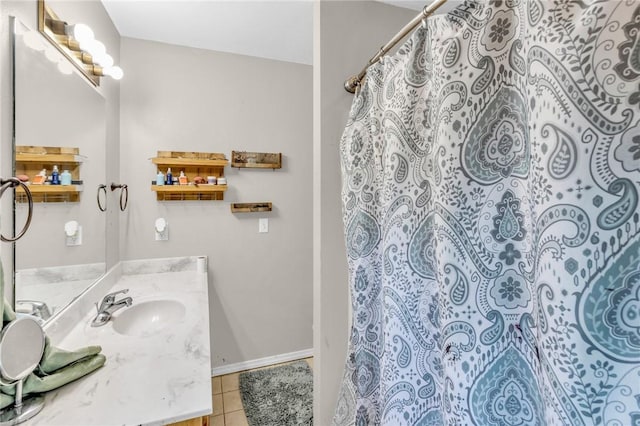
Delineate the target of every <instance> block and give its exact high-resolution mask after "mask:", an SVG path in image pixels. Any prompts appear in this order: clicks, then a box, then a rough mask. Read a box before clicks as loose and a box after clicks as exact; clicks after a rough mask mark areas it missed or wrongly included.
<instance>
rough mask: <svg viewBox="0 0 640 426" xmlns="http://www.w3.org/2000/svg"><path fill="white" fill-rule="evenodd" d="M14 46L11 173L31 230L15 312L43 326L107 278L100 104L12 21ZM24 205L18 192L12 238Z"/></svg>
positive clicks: (38, 39) (18, 262)
mask: <svg viewBox="0 0 640 426" xmlns="http://www.w3.org/2000/svg"><path fill="white" fill-rule="evenodd" d="M13 39H14V55H15V58H14V64H15V72H14V74H15V75H14V101H15V123H14V129H15V147H14V152H15V157H14V168H15V173H16V174H24V175H26V176H27V177H28V178H29V187H30V188H31V189H32V192H33V193H34V197H35V198H34V212H33V221H32V224H31V228H30V229H29V231H28V232H27V233H26V234H25V236H24V237H23V238H22V239H21V240H20V241H18V242H17V243H15V244H16V245H15V292H14V294H15V309H16V311H17V312H24V313H33V314H35V315H37V316H40V317H41V318H42V319H45V320H46V319H48V318H49V317H50V316H51V315H55V314H56V313H57V312H59V311H60V310H61V309H62V308H63V307H64V306H66V305H67V304H68V303H69V302H71V301H72V300H73V299H74V298H75V297H76V296H78V295H79V294H80V293H81V292H82V291H83V290H84V289H86V288H87V287H88V286H89V285H90V284H92V283H93V282H94V281H95V280H96V279H97V278H98V277H100V276H101V275H102V274H103V273H104V271H105V253H106V250H105V220H106V219H105V215H104V213H102V212H101V211H100V210H99V209H98V206H97V204H96V197H95V194H96V190H97V188H98V185H100V184H101V183H103V182H104V181H105V132H106V121H105V101H104V98H103V97H102V96H101V95H100V93H98V92H97V91H96V90H95V89H94V88H93V87H92V86H91V85H90V84H89V83H88V82H87V81H86V80H85V79H84V78H82V77H81V76H80V75H79V74H78V73H77V72H76V71H75V69H74V67H73V66H72V65H71V64H70V63H69V61H68V59H67V58H65V57H63V56H62V55H61V54H60V53H59V52H58V51H57V50H56V49H55V48H54V47H53V46H52V45H50V44H49V43H48V42H47V41H46V40H45V39H44V38H43V37H42V35H40V34H39V33H38V32H37V31H35V30H31V29H28V28H27V27H25V26H24V25H23V24H21V23H20V22H19V21H17V20H16V21H15V25H14V38H13ZM54 166H57V167H56V168H57V170H58V176H57V180H59V181H60V184H57V185H52V184H51V177H52V173H53V169H54ZM43 169H44V171H45V174H46V176H47V178H46V179H43V178H42V177H41V176H38V175H39V174H40V172H41V171H42V170H43ZM66 170H68V174H65V171H66ZM54 181H55V179H54ZM63 184H65V185H63ZM67 184H68V185H67ZM23 199H24V197H23V196H22V195H21V194H20V192H18V191H17V192H16V203H15V222H14V223H15V227H16V229H18V230H19V228H20V227H21V225H22V223H24V220H26V216H27V203H24V202H23Z"/></svg>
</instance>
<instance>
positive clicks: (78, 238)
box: [66, 225, 82, 247]
mask: <svg viewBox="0 0 640 426" xmlns="http://www.w3.org/2000/svg"><path fill="white" fill-rule="evenodd" d="M66 243H67V247H72V246H81V245H82V226H81V225H78V229H77V230H76V233H75V234H74V235H72V236H69V235H66Z"/></svg>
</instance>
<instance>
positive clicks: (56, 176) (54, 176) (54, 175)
mask: <svg viewBox="0 0 640 426" xmlns="http://www.w3.org/2000/svg"><path fill="white" fill-rule="evenodd" d="M51 185H60V172H58V166H53V171H52V172H51Z"/></svg>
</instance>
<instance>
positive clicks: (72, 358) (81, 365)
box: [0, 264, 107, 409]
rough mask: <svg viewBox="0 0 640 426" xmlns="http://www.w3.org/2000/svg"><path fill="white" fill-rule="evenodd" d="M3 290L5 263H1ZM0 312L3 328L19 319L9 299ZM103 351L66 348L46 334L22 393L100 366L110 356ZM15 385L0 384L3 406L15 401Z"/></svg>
mask: <svg viewBox="0 0 640 426" xmlns="http://www.w3.org/2000/svg"><path fill="white" fill-rule="evenodd" d="M0 293H2V294H4V279H3V275H2V264H0ZM0 316H1V317H2V328H3V329H4V327H5V326H6V325H7V324H8V323H9V322H11V321H13V320H15V319H16V314H15V312H14V311H13V308H12V307H11V305H10V304H8V303H7V301H6V300H5V301H4V304H0ZM100 351H102V348H101V347H100V346H87V347H84V348H80V349H77V350H75V351H66V350H64V349H59V348H56V347H54V346H51V342H50V341H49V338H48V337H45V345H44V353H43V354H42V359H41V360H40V363H39V364H38V366H37V367H36V369H35V370H34V371H33V372H32V373H31V374H30V375H29V376H27V378H26V379H25V381H24V384H23V388H22V392H23V395H28V394H31V393H44V392H48V391H50V390H53V389H57V388H59V387H61V386H64V385H66V384H67V383H71V382H73V381H74V380H77V379H79V378H81V377H83V376H86V375H87V374H89V373H91V372H93V371H95V370H97V369H98V368H100V367H102V366H103V365H104V363H105V361H106V359H107V358H106V357H105V356H104V355H102V354H101V353H100ZM15 388H16V386H15V384H13V385H10V386H3V385H0V409H3V408H5V407H7V406H9V405H11V404H13V401H14V395H15V392H16V389H15Z"/></svg>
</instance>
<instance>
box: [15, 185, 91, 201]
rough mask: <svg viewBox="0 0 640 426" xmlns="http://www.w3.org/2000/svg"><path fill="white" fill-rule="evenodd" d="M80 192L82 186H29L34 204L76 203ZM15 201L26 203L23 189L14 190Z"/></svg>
mask: <svg viewBox="0 0 640 426" xmlns="http://www.w3.org/2000/svg"><path fill="white" fill-rule="evenodd" d="M82 190H83V186H82V185H29V191H31V195H32V197H33V202H34V203H40V202H44V203H56V202H76V201H78V199H79V197H80V193H81V192H82ZM16 201H18V202H19V203H24V202H26V201H27V196H26V194H25V192H24V189H22V188H20V187H18V188H16Z"/></svg>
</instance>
